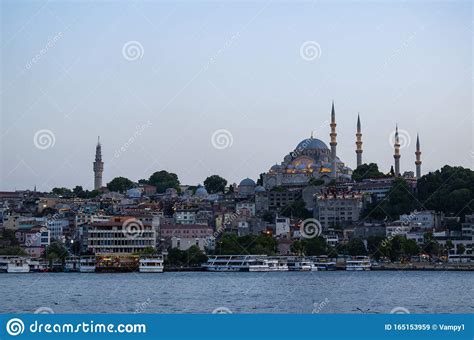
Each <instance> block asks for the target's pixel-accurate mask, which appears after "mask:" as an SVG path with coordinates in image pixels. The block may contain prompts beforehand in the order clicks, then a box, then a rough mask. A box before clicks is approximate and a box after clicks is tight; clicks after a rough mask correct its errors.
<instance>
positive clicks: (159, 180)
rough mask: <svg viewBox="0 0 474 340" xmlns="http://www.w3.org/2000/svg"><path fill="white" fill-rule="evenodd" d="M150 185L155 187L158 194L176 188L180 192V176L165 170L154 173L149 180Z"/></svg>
mask: <svg viewBox="0 0 474 340" xmlns="http://www.w3.org/2000/svg"><path fill="white" fill-rule="evenodd" d="M148 183H149V184H151V185H154V186H155V187H156V191H157V192H158V193H164V192H165V191H166V189H168V188H174V189H176V190H178V192H179V180H178V175H176V174H174V173H171V172H167V171H165V170H161V171H157V172H155V173H153V175H151V176H150V178H149V179H148Z"/></svg>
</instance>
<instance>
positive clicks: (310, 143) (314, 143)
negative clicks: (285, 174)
mask: <svg viewBox="0 0 474 340" xmlns="http://www.w3.org/2000/svg"><path fill="white" fill-rule="evenodd" d="M304 149H323V150H329V148H328V147H327V145H326V144H325V143H324V142H323V141H322V140H320V139H317V138H307V139H303V140H302V141H301V142H300V143H299V144H298V146H297V147H296V149H295V150H297V151H298V150H304Z"/></svg>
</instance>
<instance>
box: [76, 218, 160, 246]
mask: <svg viewBox="0 0 474 340" xmlns="http://www.w3.org/2000/svg"><path fill="white" fill-rule="evenodd" d="M131 226H133V228H131ZM156 235H157V234H156V230H155V228H154V227H153V226H152V225H151V224H146V223H143V222H141V221H140V222H137V219H135V218H134V217H130V216H114V217H112V218H111V219H110V220H109V221H107V222H96V223H91V224H89V225H87V226H86V229H85V235H84V241H85V243H86V244H87V249H88V250H89V251H91V252H92V253H94V254H102V253H126V254H133V253H138V252H140V251H142V250H143V249H144V248H147V247H152V248H155V246H156Z"/></svg>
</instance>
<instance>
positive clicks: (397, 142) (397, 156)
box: [393, 125, 400, 177]
mask: <svg viewBox="0 0 474 340" xmlns="http://www.w3.org/2000/svg"><path fill="white" fill-rule="evenodd" d="M393 147H394V148H395V153H394V154H393V158H394V159H395V177H398V176H400V139H399V137H398V125H397V126H396V127H395V144H394V145H393Z"/></svg>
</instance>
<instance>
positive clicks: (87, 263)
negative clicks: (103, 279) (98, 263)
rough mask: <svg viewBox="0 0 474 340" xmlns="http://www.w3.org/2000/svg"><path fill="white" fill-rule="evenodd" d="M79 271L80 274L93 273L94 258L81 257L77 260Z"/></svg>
mask: <svg viewBox="0 0 474 340" xmlns="http://www.w3.org/2000/svg"><path fill="white" fill-rule="evenodd" d="M79 271H80V272H81V273H94V272H95V256H81V258H80V260H79Z"/></svg>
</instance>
